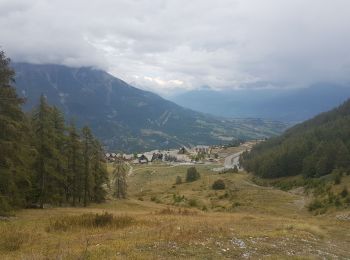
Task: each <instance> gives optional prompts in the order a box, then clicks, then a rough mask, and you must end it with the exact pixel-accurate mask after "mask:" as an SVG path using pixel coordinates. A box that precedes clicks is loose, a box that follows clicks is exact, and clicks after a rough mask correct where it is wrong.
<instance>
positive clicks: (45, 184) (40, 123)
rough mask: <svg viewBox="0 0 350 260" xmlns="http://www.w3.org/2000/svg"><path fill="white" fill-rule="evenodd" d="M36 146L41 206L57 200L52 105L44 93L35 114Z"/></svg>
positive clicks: (36, 167) (36, 171) (36, 166)
mask: <svg viewBox="0 0 350 260" xmlns="http://www.w3.org/2000/svg"><path fill="white" fill-rule="evenodd" d="M33 129H34V134H35V143H34V144H35V147H36V150H37V156H36V161H35V164H34V171H35V177H34V182H35V183H36V190H37V194H36V195H37V198H38V202H39V203H40V208H43V207H44V204H45V203H48V202H53V201H54V200H55V195H56V194H55V191H56V190H55V187H56V183H55V182H56V177H57V175H56V172H55V171H56V167H55V161H56V160H55V155H56V151H55V142H54V127H53V121H52V117H51V107H50V106H49V105H48V104H47V102H46V98H45V97H44V95H41V97H40V102H39V106H38V108H37V110H36V112H35V113H34V116H33Z"/></svg>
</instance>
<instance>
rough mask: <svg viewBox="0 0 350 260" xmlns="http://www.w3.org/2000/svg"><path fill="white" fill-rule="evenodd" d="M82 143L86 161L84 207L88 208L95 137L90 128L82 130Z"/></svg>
mask: <svg viewBox="0 0 350 260" xmlns="http://www.w3.org/2000/svg"><path fill="white" fill-rule="evenodd" d="M82 143H83V161H84V207H86V206H87V204H88V200H89V197H90V187H91V164H90V161H91V159H92V152H93V143H94V140H93V136H92V133H91V130H90V129H89V128H88V127H86V126H85V127H84V128H83V130H82Z"/></svg>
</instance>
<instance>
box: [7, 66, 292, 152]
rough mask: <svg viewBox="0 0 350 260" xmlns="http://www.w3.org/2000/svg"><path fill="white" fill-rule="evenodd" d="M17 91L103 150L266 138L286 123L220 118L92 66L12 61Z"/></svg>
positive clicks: (27, 107)
mask: <svg viewBox="0 0 350 260" xmlns="http://www.w3.org/2000/svg"><path fill="white" fill-rule="evenodd" d="M12 67H13V68H14V69H15V71H16V87H17V90H18V93H19V94H20V95H22V96H24V97H26V98H27V102H26V104H25V106H24V108H25V109H26V110H30V109H32V108H33V107H34V106H35V105H36V104H37V102H38V99H39V96H40V95H41V94H42V93H43V94H44V95H46V96H47V98H48V101H49V103H51V104H54V105H56V106H58V107H59V108H61V109H62V110H63V111H64V113H65V114H66V117H68V118H75V119H76V121H77V123H78V124H79V125H84V124H87V125H89V126H90V127H91V128H92V129H93V131H94V133H95V135H96V136H97V137H99V138H100V139H101V140H102V141H103V143H104V144H105V145H106V147H107V149H110V150H120V151H129V152H137V151H145V150H151V149H160V148H173V147H179V146H181V145H196V144H224V143H229V142H232V141H233V140H236V139H251V138H263V137H269V136H272V135H276V134H278V133H281V132H282V131H283V130H284V129H285V128H286V125H285V124H283V123H280V122H276V121H271V120H261V119H225V118H222V117H215V116H212V115H207V114H204V113H199V112H195V111H193V110H190V109H186V108H183V107H181V106H179V105H177V104H175V103H173V102H170V101H168V100H165V99H163V98H161V97H160V96H158V95H156V94H153V93H151V92H147V91H143V90H140V89H137V88H134V87H132V86H130V85H128V84H127V83H125V82H124V81H122V80H120V79H118V78H115V77H113V76H112V75H110V74H108V73H106V72H104V71H102V70H96V69H93V68H88V67H83V68H70V67H66V66H61V65H33V64H28V63H13V64H12Z"/></svg>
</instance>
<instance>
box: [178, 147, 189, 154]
mask: <svg viewBox="0 0 350 260" xmlns="http://www.w3.org/2000/svg"><path fill="white" fill-rule="evenodd" d="M186 153H187V149H186V148H185V147H184V146H183V147H181V148H180V150H179V152H178V154H186Z"/></svg>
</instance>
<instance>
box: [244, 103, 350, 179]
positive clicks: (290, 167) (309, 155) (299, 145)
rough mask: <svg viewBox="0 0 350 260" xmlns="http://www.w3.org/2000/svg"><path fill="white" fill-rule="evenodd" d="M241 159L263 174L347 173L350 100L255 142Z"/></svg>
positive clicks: (281, 175) (255, 171) (269, 175)
mask: <svg viewBox="0 0 350 260" xmlns="http://www.w3.org/2000/svg"><path fill="white" fill-rule="evenodd" d="M240 163H241V165H243V167H244V168H245V169H246V170H248V171H250V172H253V173H255V174H256V175H258V176H260V177H263V178H275V177H283V176H293V175H299V174H301V175H303V176H304V177H306V178H313V177H321V176H325V175H328V174H331V173H337V172H341V173H344V172H345V173H349V172H350V100H348V101H347V102H345V103H344V104H342V105H341V106H339V107H338V108H336V109H333V110H331V111H329V112H326V113H322V114H320V115H318V116H316V117H315V118H313V119H311V120H308V121H306V122H304V123H301V124H299V125H296V126H295V127H292V128H291V129H289V130H288V131H286V132H285V133H284V134H283V135H281V136H279V137H275V138H271V139H270V140H267V141H266V142H262V143H260V144H258V145H256V146H255V147H254V148H253V149H252V151H251V152H246V153H244V154H243V155H242V156H241V158H240Z"/></svg>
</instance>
